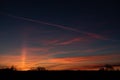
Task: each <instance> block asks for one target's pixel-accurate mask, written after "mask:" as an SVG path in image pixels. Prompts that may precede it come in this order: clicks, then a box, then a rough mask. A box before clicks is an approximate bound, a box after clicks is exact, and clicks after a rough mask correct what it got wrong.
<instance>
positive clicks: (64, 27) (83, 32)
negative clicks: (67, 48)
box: [0, 12, 120, 41]
mask: <svg viewBox="0 0 120 80" xmlns="http://www.w3.org/2000/svg"><path fill="white" fill-rule="evenodd" d="M0 13H1V14H3V15H6V16H9V17H13V18H16V19H22V20H26V21H30V22H34V23H39V24H44V25H49V26H54V27H58V28H61V29H64V30H69V31H74V32H77V33H82V34H85V35H88V36H90V37H93V38H96V39H101V40H111V41H120V40H113V39H108V38H105V37H103V36H101V35H98V34H95V33H91V32H86V31H80V30H78V29H75V28H71V27H67V26H63V25H58V24H53V23H48V22H43V21H39V20H34V19H30V18H25V17H20V16H14V15H11V14H6V13H3V12H0Z"/></svg>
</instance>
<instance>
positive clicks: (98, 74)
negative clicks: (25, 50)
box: [0, 71, 120, 80]
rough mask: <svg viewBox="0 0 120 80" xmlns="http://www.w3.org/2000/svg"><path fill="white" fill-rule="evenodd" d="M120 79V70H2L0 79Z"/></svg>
mask: <svg viewBox="0 0 120 80" xmlns="http://www.w3.org/2000/svg"><path fill="white" fill-rule="evenodd" d="M24 79H26V80H71V79H72V80H120V71H0V80H24Z"/></svg>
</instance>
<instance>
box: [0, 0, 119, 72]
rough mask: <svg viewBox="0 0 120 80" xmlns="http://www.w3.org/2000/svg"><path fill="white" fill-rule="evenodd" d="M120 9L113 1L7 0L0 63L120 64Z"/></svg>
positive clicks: (1, 14) (0, 14) (56, 66)
mask: <svg viewBox="0 0 120 80" xmlns="http://www.w3.org/2000/svg"><path fill="white" fill-rule="evenodd" d="M3 4H4V5H3ZM61 4H62V6H61ZM101 4H102V5H101ZM111 5H112V6H111ZM119 13H120V12H118V7H117V3H113V2H110V3H109V4H108V3H99V2H93V3H92V2H80V3H75V4H73V3H40V2H30V3H28V2H19V1H18V2H16V1H13V2H12V1H7V2H2V9H1V10H0V21H1V23H0V44H1V45H0V65H2V66H11V65H15V66H16V67H17V68H19V69H22V70H27V69H30V68H31V67H36V66H43V67H46V68H47V69H50V70H63V69H70V70H74V69H85V70H87V69H98V66H100V65H104V64H111V65H113V66H115V67H117V68H119V66H120V59H119V57H120V36H119V35H120V32H119V30H120V27H119V26H120V24H119V19H120V17H119Z"/></svg>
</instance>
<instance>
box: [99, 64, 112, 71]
mask: <svg viewBox="0 0 120 80" xmlns="http://www.w3.org/2000/svg"><path fill="white" fill-rule="evenodd" d="M113 70H114V68H113V66H112V65H109V64H106V65H104V66H102V67H101V68H100V69H99V71H113Z"/></svg>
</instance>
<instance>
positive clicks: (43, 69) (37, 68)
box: [30, 66, 46, 71]
mask: <svg viewBox="0 0 120 80" xmlns="http://www.w3.org/2000/svg"><path fill="white" fill-rule="evenodd" d="M45 70H46V68H45V67H40V66H38V67H35V68H31V70H30V71H45Z"/></svg>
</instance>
